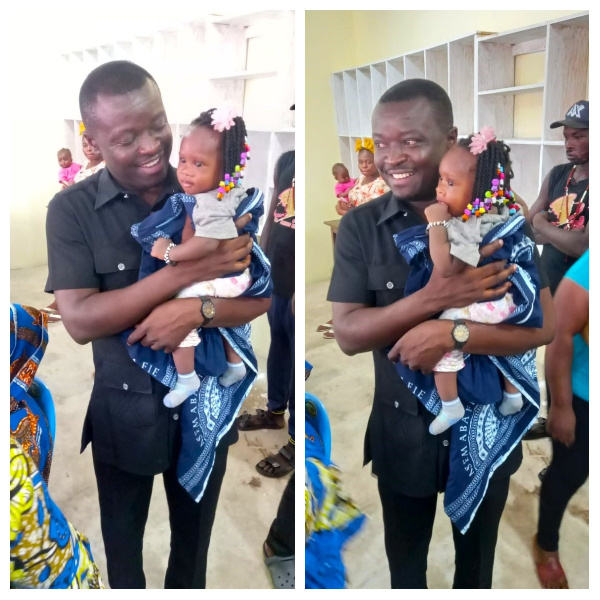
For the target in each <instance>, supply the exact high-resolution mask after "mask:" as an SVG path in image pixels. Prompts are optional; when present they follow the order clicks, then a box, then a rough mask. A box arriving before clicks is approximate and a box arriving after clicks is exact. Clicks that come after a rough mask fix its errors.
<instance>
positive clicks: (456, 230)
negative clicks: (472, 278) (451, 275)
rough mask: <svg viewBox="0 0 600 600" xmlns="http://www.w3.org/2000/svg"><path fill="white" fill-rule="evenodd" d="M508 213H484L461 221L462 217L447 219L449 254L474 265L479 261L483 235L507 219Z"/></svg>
mask: <svg viewBox="0 0 600 600" xmlns="http://www.w3.org/2000/svg"><path fill="white" fill-rule="evenodd" d="M508 219H509V215H508V214H506V215H494V214H490V213H486V214H484V215H482V216H481V217H471V218H469V219H468V220H467V221H463V220H462V217H452V218H451V219H450V220H449V221H448V230H447V231H448V241H449V242H450V254H452V256H455V257H456V258H458V259H459V260H462V261H463V262H464V263H467V264H468V265H471V266H472V267H476V266H477V265H478V263H479V259H480V256H479V244H480V243H481V240H482V239H483V238H484V236H485V235H486V234H487V233H488V232H489V231H491V230H492V229H493V228H494V227H496V225H500V223H505V222H506V221H508Z"/></svg>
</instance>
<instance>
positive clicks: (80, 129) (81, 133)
mask: <svg viewBox="0 0 600 600" xmlns="http://www.w3.org/2000/svg"><path fill="white" fill-rule="evenodd" d="M84 131H85V125H84V124H83V121H81V122H80V123H79V135H83V132H84Z"/></svg>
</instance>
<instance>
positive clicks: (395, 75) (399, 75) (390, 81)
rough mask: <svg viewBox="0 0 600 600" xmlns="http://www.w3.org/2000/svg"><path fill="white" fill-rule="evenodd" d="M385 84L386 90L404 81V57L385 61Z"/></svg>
mask: <svg viewBox="0 0 600 600" xmlns="http://www.w3.org/2000/svg"><path fill="white" fill-rule="evenodd" d="M385 70H386V75H385V77H386V82H387V87H388V89H389V88H391V87H392V86H393V85H396V84H397V83H400V82H401V81H404V57H403V56H401V57H399V58H392V59H391V60H386V61H385Z"/></svg>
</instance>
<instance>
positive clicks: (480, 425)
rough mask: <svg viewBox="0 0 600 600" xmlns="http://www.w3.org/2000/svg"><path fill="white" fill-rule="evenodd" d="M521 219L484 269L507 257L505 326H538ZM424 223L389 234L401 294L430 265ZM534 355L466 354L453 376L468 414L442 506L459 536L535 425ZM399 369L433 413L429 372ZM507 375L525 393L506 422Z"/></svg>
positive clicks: (435, 403) (501, 229)
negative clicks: (404, 271) (398, 261)
mask: <svg viewBox="0 0 600 600" xmlns="http://www.w3.org/2000/svg"><path fill="white" fill-rule="evenodd" d="M524 225H525V219H524V217H523V216H521V215H516V216H515V217H513V218H511V219H510V220H509V221H507V222H506V223H503V224H502V225H498V226H497V227H495V228H494V229H492V230H491V231H490V232H489V233H488V234H487V235H486V236H485V237H484V238H483V240H482V242H481V246H484V245H486V244H489V243H491V242H492V241H495V240H497V239H502V240H503V241H504V245H503V246H502V247H501V248H500V249H499V250H497V251H496V252H495V253H494V254H493V255H492V256H491V257H489V258H487V259H485V260H483V261H482V262H481V264H487V263H489V262H492V261H497V260H506V261H507V262H510V263H513V264H516V265H517V266H518V268H517V271H516V272H515V273H514V274H513V275H511V276H510V280H511V281H512V283H513V285H512V287H511V289H510V291H511V293H512V294H513V300H514V303H515V304H516V306H517V310H515V312H514V313H513V314H512V315H511V317H510V318H509V319H507V320H506V321H505V323H512V324H518V325H525V326H527V327H541V326H542V324H543V313H542V308H541V303H540V289H539V288H540V280H539V275H538V273H537V270H536V267H535V263H534V248H535V245H534V243H533V241H531V240H530V239H529V238H528V237H527V236H526V235H525V234H524V233H523V227H524ZM428 240H429V238H428V236H427V233H426V231H425V225H419V226H416V227H411V228H410V229H407V230H405V231H403V232H402V233H399V234H397V235H395V236H394V241H395V242H396V246H397V247H398V249H399V251H400V253H401V254H402V256H403V257H404V259H405V260H406V261H407V263H408V264H409V265H411V266H412V267H413V268H412V271H411V273H410V275H409V276H408V278H407V281H406V286H405V296H408V295H410V294H412V293H414V292H415V291H417V290H418V289H421V288H422V287H424V286H425V285H426V284H427V282H428V281H429V277H430V276H431V272H432V270H433V263H432V261H431V258H430V257H429V244H428ZM535 357H536V350H535V349H534V350H530V351H528V352H525V353H524V354H518V355H515V356H486V355H475V354H465V356H464V359H465V367H464V368H463V369H462V370H461V371H459V372H458V394H459V397H460V399H461V401H462V403H463V404H464V406H465V416H464V417H463V418H462V419H461V421H460V422H459V423H457V424H456V425H454V426H453V427H452V437H451V444H450V472H449V477H448V483H447V486H446V492H445V496H444V509H445V511H446V514H447V515H448V516H449V517H450V518H451V519H452V521H453V522H454V523H455V525H456V526H457V527H458V528H459V529H460V531H461V532H462V533H465V532H466V531H467V529H468V528H469V526H470V524H471V521H472V520H473V518H474V516H475V513H476V511H477V509H478V507H479V505H480V504H481V501H482V500H483V497H484V495H485V492H486V490H487V486H488V483H489V480H490V478H491V476H492V475H493V473H494V471H495V470H496V469H497V468H498V467H499V466H500V465H501V464H502V463H503V462H504V461H505V460H506V458H507V456H508V455H509V454H510V452H511V451H512V450H513V449H514V448H515V447H516V445H517V444H518V443H519V442H520V441H521V438H522V437H523V434H524V433H525V432H526V431H527V430H528V429H529V428H530V427H531V425H532V424H533V423H534V422H535V420H536V418H537V415H538V412H539V405H540V390H539V385H538V381H537V369H536V361H535ZM395 366H396V370H397V372H398V374H399V375H400V377H401V378H402V380H403V381H404V383H405V384H406V385H407V387H408V388H409V390H410V391H411V392H412V393H413V394H414V395H415V396H416V397H417V398H418V399H419V401H420V402H421V403H422V404H423V405H424V406H425V408H426V409H427V410H428V411H430V412H431V413H433V414H434V415H437V414H438V413H439V412H440V410H441V400H440V397H439V395H438V393H437V391H436V388H435V382H434V379H433V375H431V374H430V375H424V374H423V373H421V371H416V372H413V371H411V370H410V369H408V368H407V367H405V366H404V365H402V364H401V363H398V364H396V365H395ZM501 375H504V376H505V377H506V378H507V379H508V380H509V381H510V382H511V383H513V384H514V385H515V386H516V387H517V388H518V389H519V391H520V392H521V394H522V395H523V400H524V407H523V408H522V409H521V410H520V411H519V412H518V413H516V414H514V415H509V416H507V417H503V416H502V415H501V414H500V413H499V412H498V408H497V404H498V403H499V402H500V401H501V399H502V391H503V382H502V376H501Z"/></svg>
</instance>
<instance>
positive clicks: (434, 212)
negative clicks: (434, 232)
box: [425, 202, 451, 223]
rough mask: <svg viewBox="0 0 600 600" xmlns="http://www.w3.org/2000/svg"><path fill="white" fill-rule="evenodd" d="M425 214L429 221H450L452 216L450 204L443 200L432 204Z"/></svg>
mask: <svg viewBox="0 0 600 600" xmlns="http://www.w3.org/2000/svg"><path fill="white" fill-rule="evenodd" d="M425 216H426V217H427V221H428V222H429V223H433V222H435V221H448V220H449V219H450V218H451V215H450V212H449V211H448V206H447V205H446V204H444V203H443V202H435V203H434V204H430V205H429V206H428V207H427V208H426V209H425Z"/></svg>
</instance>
